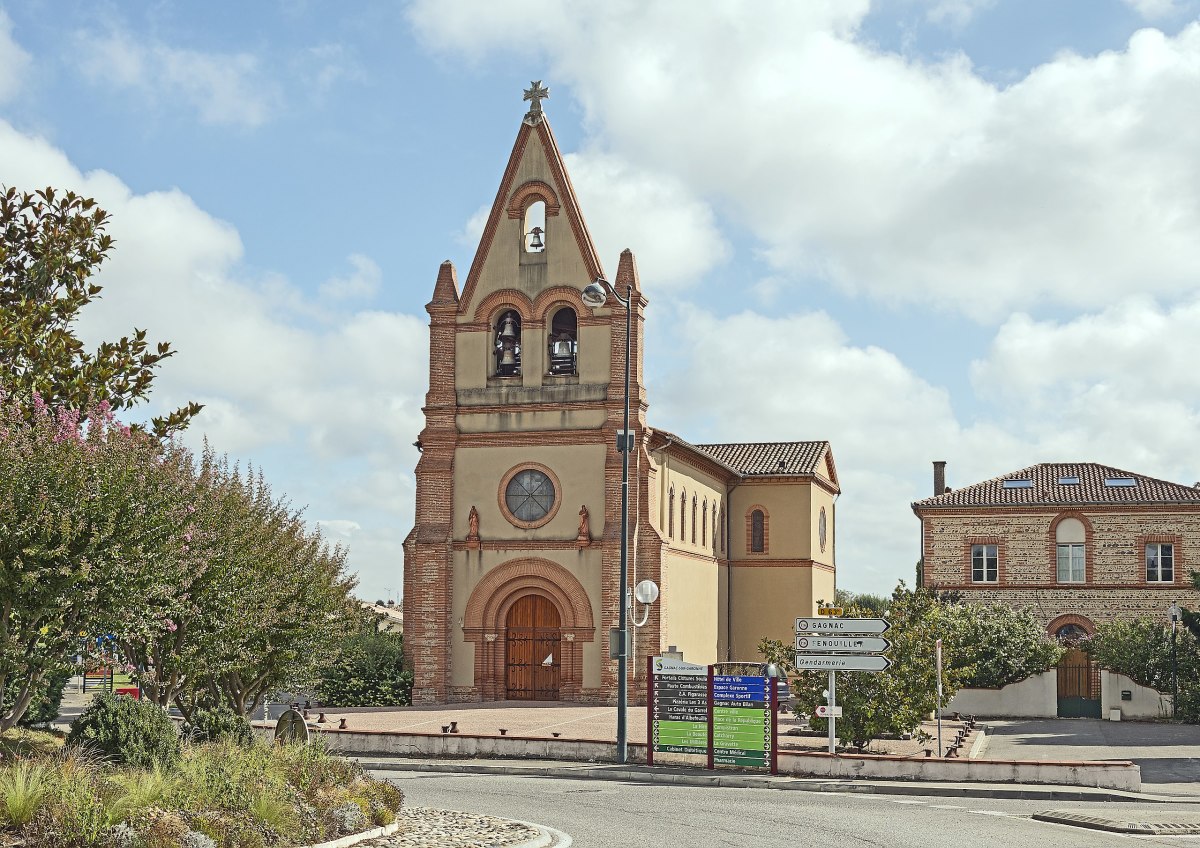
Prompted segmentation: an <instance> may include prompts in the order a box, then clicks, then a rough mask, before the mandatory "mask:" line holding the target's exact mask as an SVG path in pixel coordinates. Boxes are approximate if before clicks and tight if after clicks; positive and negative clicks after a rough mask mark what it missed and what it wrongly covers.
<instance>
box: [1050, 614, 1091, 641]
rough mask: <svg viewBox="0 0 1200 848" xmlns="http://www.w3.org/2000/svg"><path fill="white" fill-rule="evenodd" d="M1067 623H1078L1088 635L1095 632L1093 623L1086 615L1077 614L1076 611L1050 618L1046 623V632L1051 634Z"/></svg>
mask: <svg viewBox="0 0 1200 848" xmlns="http://www.w3.org/2000/svg"><path fill="white" fill-rule="evenodd" d="M1068 624H1078V625H1079V626H1080V627H1082V628H1083V629H1084V630H1086V631H1087V633H1088V635H1089V636H1091V635H1092V634H1094V633H1095V632H1096V625H1095V623H1094V622H1093V621H1092V620H1091V619H1090V618H1088V617H1087V616H1086V615H1079V614H1078V613H1073V612H1069V613H1066V614H1065V615H1060V616H1058V617H1057V618H1053V619H1051V620H1050V623H1049V624H1047V625H1046V634H1047V635H1049V636H1053V635H1054V634H1055V633H1057V632H1058V631H1059V629H1060V628H1062V627H1064V626H1066V625H1068Z"/></svg>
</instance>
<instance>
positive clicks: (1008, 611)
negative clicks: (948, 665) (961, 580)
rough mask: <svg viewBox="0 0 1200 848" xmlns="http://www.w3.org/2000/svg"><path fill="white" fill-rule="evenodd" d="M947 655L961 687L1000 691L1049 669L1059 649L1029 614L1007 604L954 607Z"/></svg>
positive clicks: (1058, 656)
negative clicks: (948, 653)
mask: <svg viewBox="0 0 1200 848" xmlns="http://www.w3.org/2000/svg"><path fill="white" fill-rule="evenodd" d="M951 615H952V616H953V618H954V622H955V625H954V632H953V636H952V639H953V647H952V651H951V654H952V656H953V658H954V659H953V662H954V665H955V667H956V668H958V669H960V670H961V671H962V674H963V676H962V681H961V685H962V686H964V687H967V686H971V687H980V688H985V689H999V688H1000V687H1002V686H1007V685H1008V684H1010V683H1016V682H1018V681H1020V680H1024V679H1025V678H1027V677H1029V676H1031V675H1034V674H1040V673H1041V672H1043V671H1046V670H1047V669H1050V668H1053V667H1054V665H1055V664H1056V663H1057V662H1058V661H1059V659H1060V658H1061V657H1062V654H1063V649H1062V647H1061V646H1060V645H1059V644H1058V642H1057V641H1055V640H1054V639H1052V638H1050V637H1049V636H1047V635H1046V629H1045V628H1044V627H1043V626H1042V625H1041V623H1040V622H1039V621H1038V620H1037V618H1036V617H1035V616H1034V614H1033V612H1032V611H1030V610H1027V609H1024V610H1018V609H1014V608H1013V607H1010V606H1008V605H1006V604H975V603H965V604H957V605H955V606H954V607H953V608H952V609H951Z"/></svg>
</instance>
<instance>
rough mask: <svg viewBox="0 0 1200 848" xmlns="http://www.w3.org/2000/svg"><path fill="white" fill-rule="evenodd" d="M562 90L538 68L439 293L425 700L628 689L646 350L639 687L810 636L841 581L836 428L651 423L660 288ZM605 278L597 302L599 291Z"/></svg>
mask: <svg viewBox="0 0 1200 848" xmlns="http://www.w3.org/2000/svg"><path fill="white" fill-rule="evenodd" d="M547 96H548V92H547V90H546V89H545V88H543V87H542V86H541V85H540V83H534V84H533V86H532V87H531V88H530V89H529V90H528V91H526V93H525V99H526V100H528V101H530V102H531V108H530V110H529V112H528V113H527V114H526V115H525V117H524V119H523V120H522V123H521V126H520V129H519V131H518V133H517V138H516V143H515V144H514V145H513V149H512V154H511V155H510V156H509V160H508V165H507V167H506V168H505V170H504V175H503V177H502V178H501V181H500V189H499V191H498V192H497V194H496V199H495V201H494V202H493V204H492V208H491V213H490V214H489V216H488V219H487V224H486V226H485V228H484V231H483V236H482V238H481V239H480V243H479V247H478V250H477V251H476V254H475V259H474V261H473V262H472V263H471V267H470V270H469V271H468V272H467V276H466V280H465V282H464V284H463V285H462V287H461V288H460V286H459V283H458V279H457V274H456V272H455V269H454V266H453V265H452V264H451V263H450V262H444V263H443V264H442V266H441V268H440V270H439V272H438V275H437V281H436V284H435V285H434V289H433V298H432V300H431V301H430V302H429V303H428V305H427V306H426V310H427V311H428V312H429V316H430V328H429V392H428V394H427V395H426V401H425V407H424V413H425V427H424V429H423V430H422V431H421V434H420V438H419V440H418V442H417V446H418V448H419V449H420V451H421V458H420V461H419V462H418V464H417V469H416V518H415V526H414V527H413V530H412V532H411V533H410V534H409V535H408V537H407V538H406V540H405V542H404V601H403V605H404V641H405V651H406V653H407V655H408V659H409V661H410V662H411V663H412V667H413V671H414V684H413V703H416V704H420V703H446V702H470V701H493V700H504V699H512V700H539V701H547V700H549V701H554V700H560V701H570V702H581V703H613V702H615V700H616V689H617V660H615V659H611V658H610V644H609V642H610V631H611V630H612V629H613V628H616V627H617V625H618V618H619V611H620V606H619V605H620V603H621V602H622V596H623V595H625V594H626V593H625V592H623V591H622V587H621V586H620V585H619V584H620V560H621V539H622V535H621V504H622V485H621V483H622V458H623V457H622V453H621V452H620V450H619V449H618V435H619V432H620V431H622V430H623V414H624V408H625V402H626V394H625V392H626V387H625V386H626V384H625V376H626V367H627V361H626V350H628V351H629V359H628V375H629V382H628V393H629V394H628V398H629V404H630V406H629V410H630V412H629V416H630V417H629V421H630V425H629V439H630V442H629V445H630V451H629V454H628V462H629V475H628V476H629V488H628V532H627V538H628V549H627V550H628V572H629V583H628V585H629V586H630V587H632V586H634V585H635V584H637V583H639V582H641V581H643V580H652V581H654V582H655V583H656V584H657V585H658V586H659V588H660V596H659V597H658V599H657V601H656V602H655V603H653V604H650V605H649V606H646V605H643V604H641V603H639V602H636V601H635V602H633V604H632V605H633V610H632V614H631V616H630V630H631V631H632V636H631V646H630V662H629V663H628V672H629V675H630V681H629V682H630V692H631V693H632V696H633V698H634V700H637V699H639V698H641V697H644V685H643V682H642V681H643V679H644V675H645V669H646V658H647V657H649V656H653V655H656V654H659V653H662V652H663V651H666V650H668V649H669V648H671V647H672V646H675V647H676V648H677V649H678V650H679V651H682V652H683V654H684V658H685V659H686V660H688V661H690V662H695V663H712V662H717V661H724V660H746V661H754V660H759V659H760V657H759V655H758V651H757V648H756V646H757V644H758V641H759V640H760V639H761V638H763V637H764V636H769V637H773V638H777V639H786V640H788V641H791V639H792V631H793V626H794V619H795V618H796V617H797V616H812V615H815V614H816V605H817V603H818V602H819V601H828V602H832V601H833V598H834V584H835V571H834V564H835V556H834V553H835V550H836V532H835V526H836V522H835V509H834V507H835V501H836V499H837V496H838V494H839V491H840V490H839V487H838V477H837V470H836V467H835V465H834V461H833V454H832V452H831V450H830V446H829V443H828V442H827V441H796V442H770V443H734V444H707V445H703V444H691V443H689V442H687V441H685V440H684V439H683V438H681V437H679V436H676V435H674V434H672V433H668V432H666V431H664V430H659V429H656V428H653V427H651V426H650V425H649V424H648V423H647V411H648V408H649V398H648V396H647V391H646V384H645V380H644V376H643V361H642V360H643V328H644V323H645V320H646V317H647V308H648V305H649V301H648V300H647V298H646V296H645V293H644V291H643V288H642V283H641V281H640V280H639V279H638V272H637V264H636V262H635V261H634V256H633V253H631V252H630V251H629V250H626V251H624V252H623V253H622V254H621V256H620V259H619V261H618V263H617V268H616V274H615V276H613V277H608V276H607V275H606V274H605V271H604V268H603V266H602V265H601V262H600V258H599V256H598V255H597V253H596V248H595V246H594V245H593V243H592V239H591V236H590V235H589V233H588V229H587V225H586V224H585V222H584V218H583V214H582V212H581V210H580V208H579V204H578V201H577V199H576V197H575V191H574V189H573V188H572V186H571V180H570V178H569V176H568V175H567V172H566V169H565V167H564V165H563V158H562V154H561V153H560V152H559V149H558V145H557V143H556V142H555V140H554V134H553V133H552V132H551V130H550V125H549V123H548V121H547V120H546V117H545V115H544V113H543V112H542V108H541V100H542V99H544V98H546V97H547ZM608 280H611V283H610V282H607V281H608ZM593 281H600V285H601V286H602V287H603V288H602V295H601V299H602V300H604V302H603V304H602V305H599V306H595V307H592V306H589V305H587V303H585V301H584V299H583V297H582V292H583V290H584V288H585V287H587V286H588V285H589V284H590V283H592V282H593ZM650 284H651V287H652V286H653V281H650ZM652 290H653V289H651V291H652ZM605 298H606V299H605ZM625 301H627V302H628V304H629V305H628V307H626V306H625V305H624V302H625ZM627 308H628V309H629V310H631V312H630V313H629V314H627V312H626V309H627ZM627 326H629V327H630V332H629V335H628V338H627V336H626V327H627ZM781 390H782V387H781ZM781 423H782V422H781ZM643 618H644V619H645V622H644V625H643V626H640V627H635V626H634V624H635V623H637V624H641V623H642V621H643ZM611 647H615V645H614V646H611Z"/></svg>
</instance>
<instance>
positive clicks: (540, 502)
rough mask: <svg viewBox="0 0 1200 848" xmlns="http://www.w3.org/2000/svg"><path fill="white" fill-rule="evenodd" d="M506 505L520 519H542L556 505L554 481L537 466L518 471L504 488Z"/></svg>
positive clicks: (514, 516)
mask: <svg viewBox="0 0 1200 848" xmlns="http://www.w3.org/2000/svg"><path fill="white" fill-rule="evenodd" d="M504 505H505V506H507V507H508V511H509V512H510V513H512V517H513V518H515V519H517V520H518V521H528V522H536V521H541V520H542V519H543V518H545V517H546V516H547V515H548V514H549V512H550V510H551V509H553V507H554V483H553V482H552V481H551V480H550V478H549V477H548V476H546V475H545V474H543V473H542V472H541V471H538V470H537V469H536V468H526V469H524V470H522V471H518V472H517V473H516V474H515V475H513V478H512V479H511V480H509V481H508V485H507V486H506V487H505V489H504Z"/></svg>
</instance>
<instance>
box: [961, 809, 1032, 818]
mask: <svg viewBox="0 0 1200 848" xmlns="http://www.w3.org/2000/svg"><path fill="white" fill-rule="evenodd" d="M967 812H968V813H975V814H976V815H979V816H1001V817H1003V818H1006V819H1018V818H1022V816H1014V815H1013V814H1012V813H1001V812H999V811H997V810H967Z"/></svg>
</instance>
